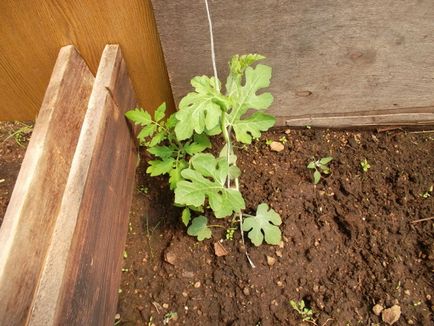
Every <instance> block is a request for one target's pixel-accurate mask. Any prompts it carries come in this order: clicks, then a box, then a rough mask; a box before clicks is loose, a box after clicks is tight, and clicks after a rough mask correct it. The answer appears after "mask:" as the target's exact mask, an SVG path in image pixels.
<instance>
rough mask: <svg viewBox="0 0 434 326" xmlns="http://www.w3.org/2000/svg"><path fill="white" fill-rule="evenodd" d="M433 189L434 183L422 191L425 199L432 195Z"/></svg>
mask: <svg viewBox="0 0 434 326" xmlns="http://www.w3.org/2000/svg"><path fill="white" fill-rule="evenodd" d="M433 190H434V185H431V187H429V188H428V190H427V191H425V192H423V193H421V194H420V196H421V197H422V198H423V199H427V198H429V197H431V195H432V193H433Z"/></svg>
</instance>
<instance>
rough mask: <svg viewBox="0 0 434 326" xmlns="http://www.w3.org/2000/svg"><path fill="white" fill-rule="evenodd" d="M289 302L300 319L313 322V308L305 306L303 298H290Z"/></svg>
mask: <svg viewBox="0 0 434 326" xmlns="http://www.w3.org/2000/svg"><path fill="white" fill-rule="evenodd" d="M289 304H290V305H291V307H292V309H294V310H295V311H297V313H298V315H299V316H300V318H301V319H302V321H307V322H312V323H315V319H314V318H313V310H312V309H311V308H308V307H306V305H305V303H304V300H300V301H295V300H291V301H289Z"/></svg>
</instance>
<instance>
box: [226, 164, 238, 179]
mask: <svg viewBox="0 0 434 326" xmlns="http://www.w3.org/2000/svg"><path fill="white" fill-rule="evenodd" d="M240 175H241V171H240V168H239V167H238V166H236V165H231V166H229V170H228V176H229V178H230V179H231V180H234V179H236V178H238V177H239V176H240Z"/></svg>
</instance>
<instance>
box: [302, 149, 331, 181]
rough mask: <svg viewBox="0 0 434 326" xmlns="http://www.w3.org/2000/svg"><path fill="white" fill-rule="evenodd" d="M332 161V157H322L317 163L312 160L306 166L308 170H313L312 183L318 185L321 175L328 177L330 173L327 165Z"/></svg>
mask: <svg viewBox="0 0 434 326" xmlns="http://www.w3.org/2000/svg"><path fill="white" fill-rule="evenodd" d="M332 160H333V157H331V156H327V157H323V158H321V159H319V160H317V161H315V160H313V161H312V162H310V163H309V164H308V165H307V168H308V169H311V170H314V172H313V183H314V184H318V182H319V181H320V180H321V175H329V174H330V173H331V171H330V168H329V166H328V164H329V163H330V162H331V161H332Z"/></svg>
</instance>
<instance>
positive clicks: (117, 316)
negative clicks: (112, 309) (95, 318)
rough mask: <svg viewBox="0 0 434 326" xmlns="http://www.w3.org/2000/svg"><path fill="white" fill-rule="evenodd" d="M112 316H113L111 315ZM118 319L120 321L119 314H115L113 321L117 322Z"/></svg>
mask: <svg viewBox="0 0 434 326" xmlns="http://www.w3.org/2000/svg"><path fill="white" fill-rule="evenodd" d="M112 316H113V315H112ZM119 319H121V315H120V314H116V315H115V320H119Z"/></svg>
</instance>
